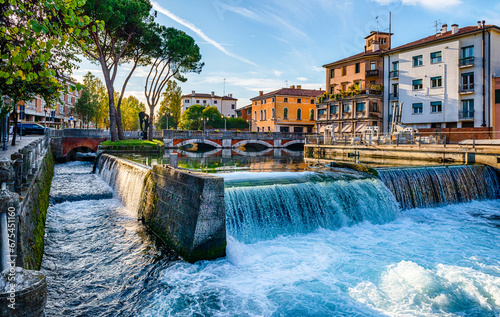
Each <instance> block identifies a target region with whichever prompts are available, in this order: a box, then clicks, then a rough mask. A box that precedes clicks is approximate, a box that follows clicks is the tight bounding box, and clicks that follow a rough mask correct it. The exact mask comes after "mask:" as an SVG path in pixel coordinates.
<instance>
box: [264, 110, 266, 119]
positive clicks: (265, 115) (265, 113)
mask: <svg viewBox="0 0 500 317" xmlns="http://www.w3.org/2000/svg"><path fill="white" fill-rule="evenodd" d="M264 120H267V114H266V110H264Z"/></svg>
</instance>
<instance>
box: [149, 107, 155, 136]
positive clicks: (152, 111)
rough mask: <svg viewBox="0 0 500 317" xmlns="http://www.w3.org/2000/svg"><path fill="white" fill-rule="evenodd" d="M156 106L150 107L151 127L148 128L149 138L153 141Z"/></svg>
mask: <svg viewBox="0 0 500 317" xmlns="http://www.w3.org/2000/svg"><path fill="white" fill-rule="evenodd" d="M154 114H155V107H154V106H152V107H151V106H150V107H149V129H148V140H149V141H153V121H154Z"/></svg>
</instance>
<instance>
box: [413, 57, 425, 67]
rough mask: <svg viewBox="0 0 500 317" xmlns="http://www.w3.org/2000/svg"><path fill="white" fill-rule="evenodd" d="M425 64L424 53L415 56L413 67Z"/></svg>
mask: <svg viewBox="0 0 500 317" xmlns="http://www.w3.org/2000/svg"><path fill="white" fill-rule="evenodd" d="M422 65H424V58H423V56H422V55H418V56H413V67H417V66H422Z"/></svg>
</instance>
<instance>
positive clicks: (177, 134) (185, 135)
mask: <svg viewBox="0 0 500 317" xmlns="http://www.w3.org/2000/svg"><path fill="white" fill-rule="evenodd" d="M163 138H164V139H191V138H198V139H215V140H222V139H232V140H238V139H241V140H275V139H276V140H279V139H286V140H303V139H304V138H305V135H304V134H303V133H293V132H248V131H243V132H237V131H222V132H212V131H189V130H163Z"/></svg>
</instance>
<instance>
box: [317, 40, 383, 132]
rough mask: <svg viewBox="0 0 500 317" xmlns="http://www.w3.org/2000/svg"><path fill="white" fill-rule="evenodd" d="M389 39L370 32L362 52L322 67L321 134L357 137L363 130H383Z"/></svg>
mask: <svg viewBox="0 0 500 317" xmlns="http://www.w3.org/2000/svg"><path fill="white" fill-rule="evenodd" d="M391 35H392V34H390V33H385V32H373V31H372V32H371V33H370V35H368V36H367V37H366V38H365V40H366V46H365V50H364V52H362V53H359V54H356V55H353V56H350V57H347V58H344V59H341V60H338V61H336V62H333V63H329V64H326V65H323V67H324V68H325V69H326V93H325V94H324V95H323V96H321V97H320V98H319V100H318V101H319V102H318V104H317V127H318V131H319V132H320V133H321V132H323V131H324V129H325V127H326V126H332V127H333V129H334V131H335V133H358V132H361V130H362V129H363V128H364V127H366V126H378V127H380V129H382V107H383V98H384V96H383V82H384V56H383V55H384V53H386V52H387V51H388V50H389V49H390V48H391Z"/></svg>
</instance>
